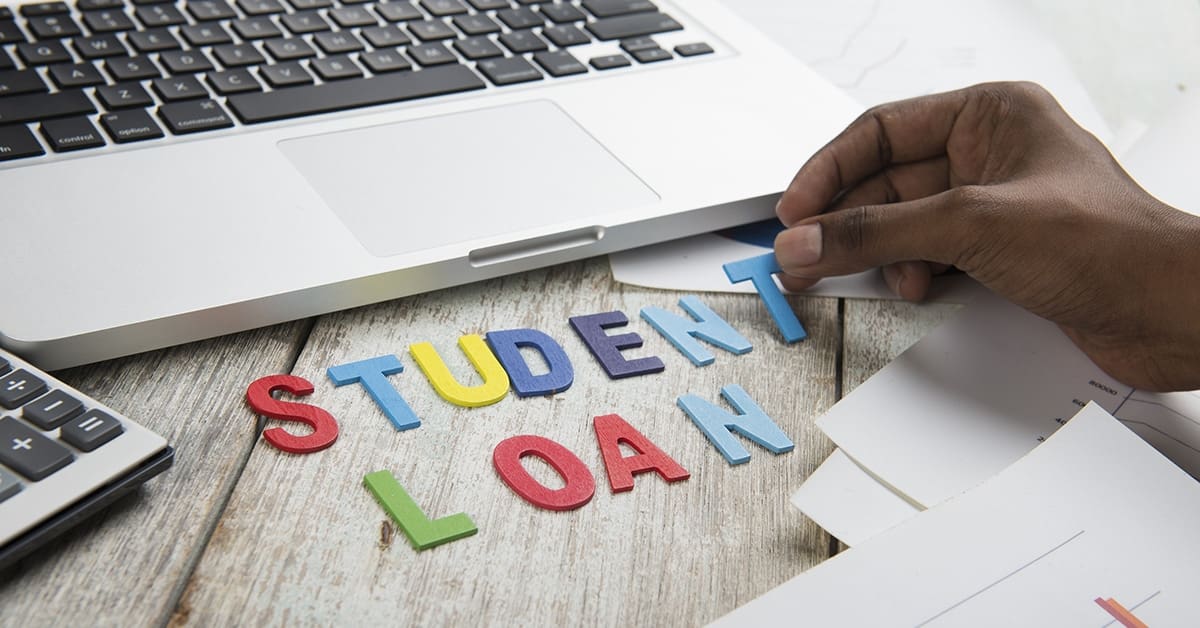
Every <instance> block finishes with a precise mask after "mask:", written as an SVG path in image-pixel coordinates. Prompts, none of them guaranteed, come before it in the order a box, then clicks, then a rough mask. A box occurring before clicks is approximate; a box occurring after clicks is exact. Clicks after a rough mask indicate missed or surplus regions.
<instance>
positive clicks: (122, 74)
mask: <svg viewBox="0 0 1200 628" xmlns="http://www.w3.org/2000/svg"><path fill="white" fill-rule="evenodd" d="M104 67H105V68H107V69H108V73H109V74H111V75H112V77H113V78H114V79H116V80H118V81H140V80H142V79H148V78H158V77H160V76H162V72H160V71H159V69H158V66H156V65H154V62H153V61H151V60H150V57H115V58H112V59H108V60H106V61H105V62H104Z"/></svg>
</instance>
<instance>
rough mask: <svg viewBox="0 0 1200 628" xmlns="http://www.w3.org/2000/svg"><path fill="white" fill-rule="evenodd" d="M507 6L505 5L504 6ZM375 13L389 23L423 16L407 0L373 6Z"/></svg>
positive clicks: (423, 15) (396, 0)
mask: <svg viewBox="0 0 1200 628" xmlns="http://www.w3.org/2000/svg"><path fill="white" fill-rule="evenodd" d="M505 6H507V5H505ZM375 11H376V12H377V13H379V15H380V16H382V17H383V19H385V20H387V21H389V22H407V21H408V20H420V19H424V17H425V14H424V13H421V10H420V9H418V8H417V7H414V6H413V5H412V3H411V2H408V1H407V0H392V2H381V3H379V4H377V5H375Z"/></svg>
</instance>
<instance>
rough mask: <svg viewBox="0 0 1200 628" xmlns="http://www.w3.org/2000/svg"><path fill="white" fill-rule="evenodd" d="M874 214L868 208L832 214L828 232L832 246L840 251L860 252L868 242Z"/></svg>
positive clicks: (856, 208)
mask: <svg viewBox="0 0 1200 628" xmlns="http://www.w3.org/2000/svg"><path fill="white" fill-rule="evenodd" d="M871 216H872V214H871V212H870V210H869V209H868V208H867V207H855V208H853V209H846V210H843V211H840V212H836V213H834V214H830V218H831V220H830V221H829V222H830V223H832V224H829V225H828V226H829V227H832V228H831V229H829V230H828V232H827V233H829V237H830V238H831V240H832V241H831V242H830V244H832V245H833V246H834V247H835V248H836V249H837V250H840V251H860V250H862V249H863V248H864V247H865V246H866V243H867V242H868V238H869V235H870V230H871V228H872V223H873V219H872V218H871Z"/></svg>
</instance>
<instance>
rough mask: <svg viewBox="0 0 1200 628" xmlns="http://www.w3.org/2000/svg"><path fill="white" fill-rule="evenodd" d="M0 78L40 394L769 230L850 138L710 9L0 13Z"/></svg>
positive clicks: (11, 293)
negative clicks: (396, 304) (632, 255)
mask: <svg viewBox="0 0 1200 628" xmlns="http://www.w3.org/2000/svg"><path fill="white" fill-rule="evenodd" d="M0 53H2V54H0V233H2V234H3V236H2V237H0V242H3V246H2V247H0V265H2V267H3V269H4V281H3V291H2V294H3V306H2V307H0V344H2V345H3V346H5V347H7V348H9V349H11V350H13V351H15V352H17V353H19V354H21V355H23V356H25V357H26V358H27V359H29V360H30V361H32V362H34V363H36V364H38V365H39V366H41V367H43V368H47V369H57V368H62V367H66V366H71V365H75V364H81V363H86V362H92V361H97V360H102V359H106V358H111V357H114V356H119V355H124V354H130V353H135V352H140V351H144V350H148V349H153V348H157V347H163V346H168V345H172V344H178V343H182V342H187V341H192V340H197V339H201V338H206V337H211V336H216V335H220V334H226V333H230V332H235V331H239V330H245V329H249V328H253V327H258V326H263V325H268V324H272V323H278V322H281V321H285V320H292V319H297V318H302V317H308V316H313V315H317V314H322V313H327V312H331V311H335V310H339V309H343V308H349V307H354V306H358V305H363V304H367V303H372V302H377V301H381V300H386V299H391V298H394V297H399V296H404V295H409V294H414V293H419V292H423V291H428V290H433V289H437V288H442V287H446V286H451V285H455V284H462V283H466V282H471V281H475V280H479V279H484V278H488V277H495V276H498V275H502V274H506V273H513V272H517V271H523V270H528V269H532V268H535V267H539V266H544V265H548V264H556V263H560V262H565V261H568V260H573V259H578V258H583V257H587V256H593V255H598V254H604V253H609V252H612V251H616V250H619V249H625V248H630V247H636V246H641V245H645V244H650V243H653V242H657V241H662V240H667V239H673V238H678V237H682V236H686V235H691V234H695V233H699V232H703V231H710V230H713V229H718V228H723V227H728V226H731V225H734V224H739V223H745V222H750V221H753V220H758V219H761V218H765V217H768V216H770V215H772V207H773V204H774V200H775V195H777V194H778V192H779V191H780V190H781V189H782V188H783V187H784V186H785V185H786V184H787V182H788V180H789V179H790V177H791V176H792V174H793V173H794V172H795V170H796V168H797V167H798V166H799V165H800V164H801V163H802V162H803V161H804V159H805V158H807V157H808V155H810V154H811V153H812V152H813V151H814V150H815V149H817V148H818V147H819V146H820V145H821V144H823V143H824V142H825V141H827V140H828V139H829V138H830V137H832V136H833V134H835V133H836V132H837V131H839V130H840V129H841V128H842V127H843V126H844V125H845V124H846V123H847V122H848V121H849V120H850V119H851V118H852V117H853V116H854V115H855V114H856V112H857V109H858V107H857V106H856V105H855V104H854V103H853V102H851V101H850V100H849V99H848V97H846V96H845V95H844V94H842V93H841V92H839V91H837V90H836V89H834V88H833V87H831V86H830V85H829V84H827V83H826V82H824V81H823V80H821V79H820V78H818V77H817V76H816V75H815V74H814V73H813V72H811V71H810V70H808V69H807V68H805V67H803V66H802V65H801V64H800V63H798V62H797V61H796V60H794V59H793V58H791V57H790V56H789V55H788V54H787V53H786V52H784V51H783V50H781V49H780V48H778V47H777V46H776V45H774V44H772V43H771V42H769V41H768V40H767V39H766V38H765V37H763V36H762V35H760V34H759V33H758V32H756V31H754V30H752V29H751V28H749V27H748V26H747V25H746V24H744V23H743V22H742V21H741V20H740V19H738V18H737V17H735V16H734V15H733V14H732V13H730V12H729V10H728V9H726V8H725V7H723V6H721V5H720V4H719V3H717V2H714V1H711V0H695V1H686V2H685V1H680V2H669V1H667V0H653V1H651V0H580V1H574V2H531V1H529V0H414V1H412V2H409V1H407V0H403V1H402V0H391V1H389V2H372V1H370V0H368V1H367V2H363V1H362V0H180V1H178V2H170V1H168V2H156V1H155V0H68V1H67V2H66V3H63V2H41V3H32V4H25V3H16V4H12V3H9V4H0Z"/></svg>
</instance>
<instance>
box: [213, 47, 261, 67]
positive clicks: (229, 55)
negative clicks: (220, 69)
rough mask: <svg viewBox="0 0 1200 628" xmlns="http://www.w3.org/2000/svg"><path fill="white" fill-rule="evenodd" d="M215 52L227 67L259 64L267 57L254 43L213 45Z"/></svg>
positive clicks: (218, 59)
mask: <svg viewBox="0 0 1200 628" xmlns="http://www.w3.org/2000/svg"><path fill="white" fill-rule="evenodd" d="M212 51H213V54H214V55H215V56H216V57H217V61H220V62H221V65H223V66H225V67H227V68H235V67H241V66H245V65H258V64H260V63H265V62H266V58H264V57H263V56H262V53H261V52H259V51H258V48H255V47H254V44H231V45H225V46H213V49H212Z"/></svg>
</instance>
